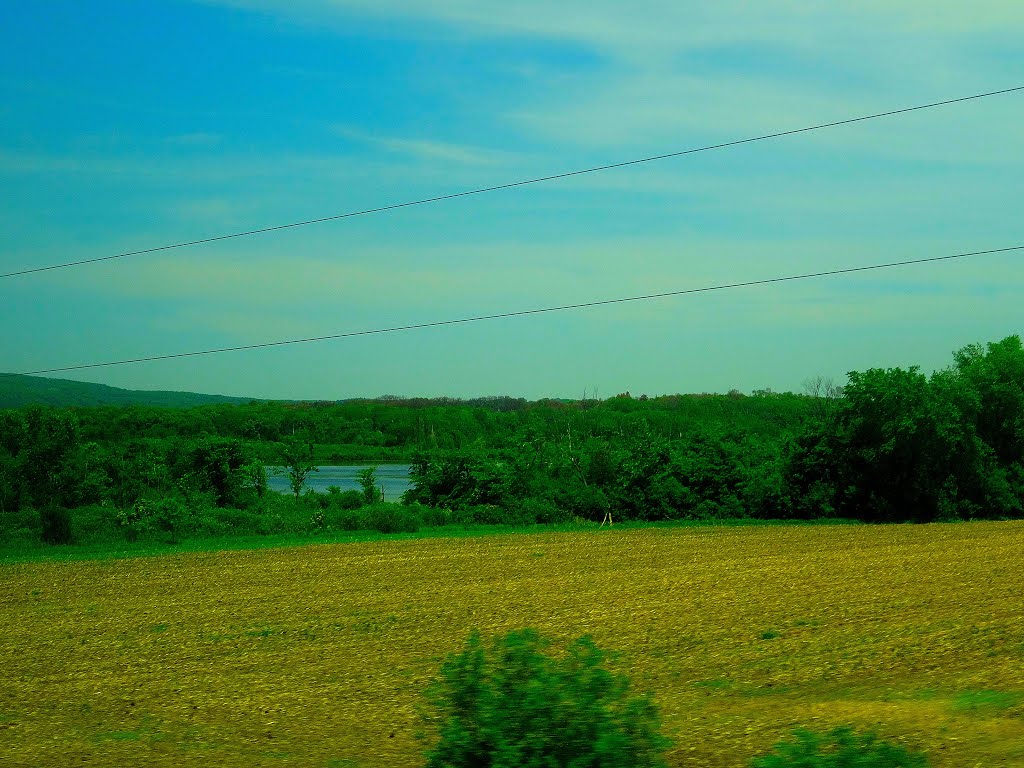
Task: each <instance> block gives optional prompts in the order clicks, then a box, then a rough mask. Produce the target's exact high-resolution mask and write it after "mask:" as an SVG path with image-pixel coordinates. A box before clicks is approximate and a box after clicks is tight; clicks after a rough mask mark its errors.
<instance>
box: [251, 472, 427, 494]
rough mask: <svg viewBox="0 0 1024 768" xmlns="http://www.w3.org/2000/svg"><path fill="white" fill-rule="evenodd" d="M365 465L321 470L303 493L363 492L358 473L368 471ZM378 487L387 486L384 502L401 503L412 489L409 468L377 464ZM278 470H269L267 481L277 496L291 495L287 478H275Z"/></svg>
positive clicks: (282, 474) (308, 478)
mask: <svg viewBox="0 0 1024 768" xmlns="http://www.w3.org/2000/svg"><path fill="white" fill-rule="evenodd" d="M367 466H373V465H366V464H355V465H347V466H322V467H320V468H319V469H320V471H319V472H311V473H310V474H309V476H308V477H307V478H306V484H305V485H304V486H303V487H302V489H303V491H305V490H306V489H307V488H312V489H313V490H314V491H316V492H317V493H326V492H327V489H328V487H330V486H332V485H336V486H338V487H339V488H341V490H343V491H348V490H356V491H360V490H362V487H361V486H360V485H359V473H360V472H361V471H362V470H364V469H366V467H367ZM376 466H377V487H378V488H379V487H381V486H384V500H385V501H399V500H400V499H401V496H402V494H403V493H404V492H405V491H406V490H408V489H409V487H410V486H412V482H411V481H410V480H409V466H410V465H408V464H377V465H376ZM275 469H280V468H279V467H267V481H268V483H269V485H270V490H272V491H277V492H278V493H291V492H292V489H291V486H290V485H288V475H286V474H284V471H283V470H281V474H274V470H275Z"/></svg>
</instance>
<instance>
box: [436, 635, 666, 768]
mask: <svg viewBox="0 0 1024 768" xmlns="http://www.w3.org/2000/svg"><path fill="white" fill-rule="evenodd" d="M428 700H429V702H430V706H431V710H432V713H433V721H432V722H433V723H434V724H435V726H436V728H437V732H438V738H437V743H436V744H435V745H434V746H433V747H432V748H431V749H430V750H429V751H428V752H427V766H428V768H442V767H444V768H563V767H564V768H570V767H572V768H583V766H616V768H634V767H635V768H640V767H642V766H651V767H653V766H663V765H664V764H665V763H664V761H663V760H662V757H661V753H662V752H663V751H664V750H665V749H666V748H667V747H668V745H669V742H668V740H667V739H665V738H663V737H662V736H661V735H660V732H659V728H660V725H659V719H658V712H657V708H656V707H655V705H654V704H653V703H652V702H651V700H650V699H649V698H646V697H630V696H629V682H628V680H627V679H626V678H625V677H624V676H622V675H616V674H614V673H613V672H611V671H609V669H608V668H607V659H606V656H605V654H604V653H603V652H602V651H601V650H600V649H598V648H597V646H596V645H595V644H594V643H593V641H592V640H591V639H590V638H588V637H583V638H580V639H579V640H577V641H575V642H574V643H572V644H571V645H570V646H569V648H568V649H567V652H566V653H565V654H564V655H554V654H552V653H550V650H549V645H548V643H547V642H545V641H544V640H542V639H541V638H540V637H539V636H538V635H537V633H536V632H534V631H533V630H530V629H524V630H521V631H518V632H510V633H509V634H507V635H505V636H504V637H502V638H499V639H498V640H496V641H495V642H494V644H493V645H492V646H491V647H490V648H489V649H488V648H485V646H484V643H483V641H482V640H481V638H480V635H479V634H478V633H475V632H474V633H473V634H472V635H471V636H470V638H469V641H468V643H467V645H466V647H465V649H464V650H463V651H462V652H461V653H458V654H453V655H451V656H449V657H448V659H447V661H446V662H445V663H444V665H443V667H442V669H441V674H440V677H439V678H438V679H437V681H436V682H435V683H434V684H433V686H432V687H431V689H430V690H429V691H428Z"/></svg>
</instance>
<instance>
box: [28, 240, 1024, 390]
mask: <svg viewBox="0 0 1024 768" xmlns="http://www.w3.org/2000/svg"><path fill="white" fill-rule="evenodd" d="M1020 250H1024V245H1012V246H1009V247H1007V248H991V249H989V250H985V251H970V252H967V253H956V254H953V255H951V256H931V257H929V258H924V259H909V260H907V261H892V262H888V263H885V264H870V265H868V266H863V267H846V268H844V269H831V270H828V271H825V272H807V273H804V274H800V275H786V276H784V277H769V278H765V279H762V280H746V281H744V282H741V283H725V284H722V285H710V286H705V287H703V288H684V289H681V290H678V291H664V292H662V293H648V294H644V295H642V296H627V297H624V298H618V299H601V300H598V301H584V302H581V303H578V304H562V305H560V306H557V307H541V308H539V309H523V310H519V311H516V312H498V313H496V314H493V315H477V316H475V317H463V318H457V319H454V320H435V321H433V322H429V323H414V324H412V325H397V326H392V327H390V328H374V329H371V330H364V331H347V332H345V333H332V334H330V335H327V336H311V337H309V338H304V339H287V340H285V341H266V342H263V343H261V344H244V345H241V346H237V347H220V348H218V349H205V350H202V351H198V352H175V353H173V354H168V355H152V356H149V357H136V358H131V359H128V360H111V361H109V362H105V363H84V364H82V365H67V366H62V367H60V368H44V369H41V370H38V371H24V372H23V373H22V375H24V376H34V375H37V374H41V373H57V372H59V371H78V370H82V369H83V368H103V367H106V366H112V365H129V364H132V363H149V362H153V361H155V360H172V359H175V358H179V357H197V356H199V355H216V354H220V353H221V352H239V351H241V350H246V349H265V348H266V347H283V346H285V345H288V344H307V343H310V342H314V341H328V340H331V339H346V338H351V337H354V336H374V335H378V334H384V333H398V332H400V331H412V330H416V329H419V328H438V327H441V326H446V325H462V324H465V323H476V322H480V321H481V320H498V319H500V318H507V317H523V316H525V315H539V314H543V313H545V312H562V311H565V310H569V309H584V308H587V307H599V306H604V305H608V304H625V303H626V302H630V301H649V300H651V299H663V298H666V297H669V296H683V295H685V294H690V293H708V292H710V291H724V290H727V289H730V288H744V287H748V286H753V285H768V284H770V283H784V282H788V281H792V280H807V279H810V278H812V277H830V276H833V275H846V274H850V273H852V272H867V271H869V270H873V269H889V268H891V267H905V266H908V265H911V264H928V263H932V262H937V261H951V260H953V259H965V258H967V257H969V256H982V255H985V254H992V253H1007V252H1009V251H1020Z"/></svg>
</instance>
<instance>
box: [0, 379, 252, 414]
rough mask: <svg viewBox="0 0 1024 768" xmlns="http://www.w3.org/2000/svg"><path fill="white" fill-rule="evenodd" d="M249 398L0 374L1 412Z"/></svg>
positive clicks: (177, 405)
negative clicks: (33, 407) (28, 407)
mask: <svg viewBox="0 0 1024 768" xmlns="http://www.w3.org/2000/svg"><path fill="white" fill-rule="evenodd" d="M250 400H251V398H247V397H228V396H226V395H203V394H198V393H196V392H163V391H145V390H134V389H120V388H118V387H109V386H107V385H105V384H90V383H87V382H84V381H71V380H69V379H50V378H45V377H42V376H23V375H21V374H16V373H0V408H20V407H21V406H23V405H32V404H34V403H38V404H39V405H55V406H85V405H159V406H164V407H167V408H190V407H192V406H195V405H209V404H211V403H247V402H249V401H250Z"/></svg>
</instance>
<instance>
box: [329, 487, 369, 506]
mask: <svg viewBox="0 0 1024 768" xmlns="http://www.w3.org/2000/svg"><path fill="white" fill-rule="evenodd" d="M327 494H328V498H329V499H330V501H331V506H332V507H334V508H335V509H359V507H361V506H363V494H362V493H361V492H359V491H356V490H348V491H343V490H341V488H339V487H338V486H336V485H332V486H331V487H330V488H328V489H327Z"/></svg>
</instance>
